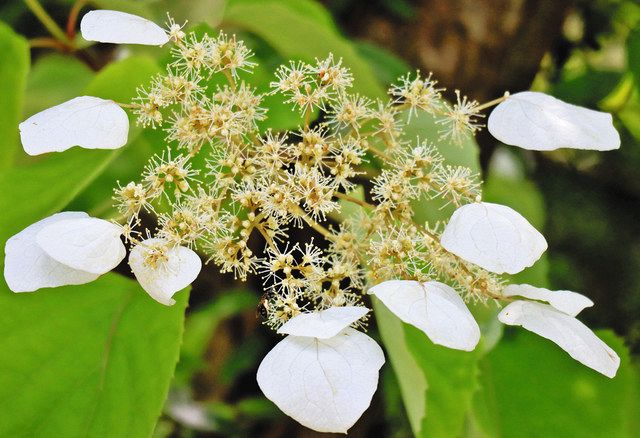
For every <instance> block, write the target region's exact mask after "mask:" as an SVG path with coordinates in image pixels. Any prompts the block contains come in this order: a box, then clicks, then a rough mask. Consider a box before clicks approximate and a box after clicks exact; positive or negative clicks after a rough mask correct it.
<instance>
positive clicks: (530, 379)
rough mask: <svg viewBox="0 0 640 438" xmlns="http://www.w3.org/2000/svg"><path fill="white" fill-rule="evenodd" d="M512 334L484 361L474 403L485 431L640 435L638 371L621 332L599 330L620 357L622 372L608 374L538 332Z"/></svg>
mask: <svg viewBox="0 0 640 438" xmlns="http://www.w3.org/2000/svg"><path fill="white" fill-rule="evenodd" d="M509 334H510V335H512V336H506V337H505V338H504V339H503V340H502V341H501V342H500V344H498V346H497V347H496V348H494V349H493V351H492V352H491V353H489V354H488V355H487V356H486V357H485V358H484V359H483V360H482V362H481V377H480V381H481V387H482V389H481V390H480V391H479V392H478V393H477V397H476V399H475V401H474V404H475V406H476V409H475V414H476V415H475V418H476V420H477V421H478V426H479V428H480V430H482V431H483V432H484V436H486V437H491V438H501V437H505V438H506V437H514V436H517V437H520V438H527V437H532V438H533V437H543V436H554V437H555V436H558V437H563V438H571V437H576V438H578V437H579V438H601V437H602V438H604V437H607V438H618V437H620V438H622V437H629V438H631V437H634V436H637V430H633V429H632V426H633V423H632V422H633V421H636V419H637V410H632V409H637V406H638V405H637V388H635V385H637V376H634V372H635V370H634V369H633V368H632V366H631V364H630V362H629V357H628V353H627V351H626V348H625V347H624V345H623V344H622V342H621V340H620V339H619V338H617V337H616V336H614V335H613V334H612V333H611V332H599V333H598V335H599V336H601V337H602V339H603V340H604V341H605V342H607V343H608V344H609V345H610V346H611V347H612V348H613V349H614V350H616V352H617V353H618V354H619V355H620V357H621V365H620V369H619V370H618V375H617V376H616V377H615V378H614V379H609V378H607V377H604V376H602V375H600V374H598V373H597V372H595V371H593V370H591V369H589V368H587V367H584V366H583V365H581V364H580V363H578V362H576V361H574V360H573V359H571V357H569V356H568V355H567V354H566V353H565V352H564V351H562V350H561V349H560V348H558V347H557V346H556V345H555V344H553V343H551V342H549V341H548V340H546V339H543V338H540V337H538V336H536V335H535V334H532V333H529V332H526V331H524V330H521V329H515V330H510V333H509ZM634 397H636V398H634Z"/></svg>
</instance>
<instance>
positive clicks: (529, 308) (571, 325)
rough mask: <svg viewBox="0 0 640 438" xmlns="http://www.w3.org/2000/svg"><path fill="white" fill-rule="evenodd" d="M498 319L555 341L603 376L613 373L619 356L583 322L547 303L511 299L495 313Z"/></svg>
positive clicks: (611, 375) (576, 358) (618, 363)
mask: <svg viewBox="0 0 640 438" xmlns="http://www.w3.org/2000/svg"><path fill="white" fill-rule="evenodd" d="M498 319H499V320H500V322H502V323H504V324H508V325H518V326H521V327H523V328H525V329H527V330H529V331H531V332H533V333H535V334H537V335H539V336H542V337H543V338H547V339H549V340H550V341H552V342H554V343H556V344H557V345H558V346H560V348H562V349H563V350H564V351H566V352H567V353H569V355H570V356H571V357H572V358H574V359H575V360H577V361H578V362H581V363H583V364H584V365H586V366H588V367H589V368H593V369H594V370H596V371H598V372H599V373H602V374H604V375H605V376H607V377H614V376H615V375H616V372H617V371H618V366H619V365H620V358H619V357H618V355H617V354H616V352H615V351H613V350H612V349H611V348H610V347H609V346H608V345H607V344H605V343H604V342H602V340H601V339H600V338H598V337H597V336H596V335H595V334H594V333H593V332H592V331H591V330H590V329H589V327H587V326H586V325H584V324H583V323H581V322H580V321H578V320H577V319H576V318H574V317H573V316H570V315H567V314H566V313H563V312H560V311H559V310H556V309H554V308H553V307H551V306H549V305H547V304H541V303H533V302H530V301H514V302H513V303H510V304H509V305H508V306H506V307H505V308H504V309H502V311H501V312H500V314H499V315H498Z"/></svg>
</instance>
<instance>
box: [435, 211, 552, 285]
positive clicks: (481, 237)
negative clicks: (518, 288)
mask: <svg viewBox="0 0 640 438" xmlns="http://www.w3.org/2000/svg"><path fill="white" fill-rule="evenodd" d="M440 243H441V244H442V246H443V247H444V248H445V249H446V250H447V251H449V252H452V253H453V254H455V255H457V256H459V257H460V258H462V259H464V260H466V261H468V262H471V263H474V264H476V265H478V266H480V267H482V268H484V269H486V270H488V271H491V272H495V273H497V274H503V273H505V272H507V273H509V274H515V273H518V272H520V271H522V270H523V269H524V268H527V267H529V266H531V265H533V264H534V263H535V262H536V260H538V259H539V258H540V256H541V255H542V253H543V252H544V251H545V250H546V249H547V241H546V240H545V238H544V236H543V235H542V234H540V232H538V230H536V229H535V228H534V227H533V226H532V225H531V224H530V223H529V222H527V220H526V219H525V218H524V217H522V215H520V213H518V212H517V211H515V210H513V209H511V208H509V207H506V206H504V205H500V204H492V203H489V202H475V203H471V204H467V205H463V206H462V207H460V208H458V209H457V210H456V211H455V212H454V213H453V215H452V216H451V219H450V220H449V223H448V224H447V226H446V227H445V230H444V232H443V233H442V236H441V238H440Z"/></svg>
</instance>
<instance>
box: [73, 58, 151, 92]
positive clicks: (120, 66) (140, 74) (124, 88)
mask: <svg viewBox="0 0 640 438" xmlns="http://www.w3.org/2000/svg"><path fill="white" fill-rule="evenodd" d="M159 72H160V67H158V63H157V62H156V61H155V60H154V59H153V58H151V57H149V56H132V57H130V58H125V59H123V60H121V61H117V62H114V63H112V64H109V65H108V66H106V67H105V68H103V69H102V70H101V71H100V73H99V74H98V75H97V76H96V77H95V79H94V80H93V81H91V83H90V84H89V86H88V87H87V89H86V90H85V93H87V94H88V95H90V96H96V97H102V98H103V99H112V100H115V101H116V102H120V103H129V101H130V100H131V99H133V98H134V97H135V96H136V89H137V88H138V87H139V86H141V85H145V84H146V83H147V82H149V79H151V77H152V76H153V75H154V74H156V73H159Z"/></svg>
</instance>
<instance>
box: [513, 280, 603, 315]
mask: <svg viewBox="0 0 640 438" xmlns="http://www.w3.org/2000/svg"><path fill="white" fill-rule="evenodd" d="M502 293H503V295H505V296H507V297H512V296H521V297H524V298H529V299H531V300H538V301H546V302H547V303H549V304H550V305H551V306H552V307H554V308H556V309H558V310H559V311H561V312H564V313H566V314H567V315H571V316H576V315H577V314H578V313H580V312H582V311H583V310H584V309H585V308H587V307H591V306H593V301H591V300H590V299H589V298H587V297H585V296H584V295H582V294H579V293H577V292H572V291H569V290H557V291H551V290H549V289H545V288H542V287H534V286H530V285H528V284H510V285H509V286H507V287H505V288H504V291H503V292H502Z"/></svg>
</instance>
